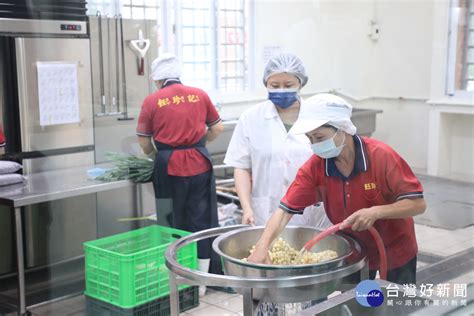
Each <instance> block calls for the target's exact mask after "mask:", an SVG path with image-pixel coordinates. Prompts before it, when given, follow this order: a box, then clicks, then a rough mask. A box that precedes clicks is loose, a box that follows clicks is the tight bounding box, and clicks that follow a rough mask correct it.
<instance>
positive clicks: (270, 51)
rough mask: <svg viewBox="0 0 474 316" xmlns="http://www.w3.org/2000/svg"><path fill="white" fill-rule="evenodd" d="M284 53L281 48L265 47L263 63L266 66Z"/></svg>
mask: <svg viewBox="0 0 474 316" xmlns="http://www.w3.org/2000/svg"><path fill="white" fill-rule="evenodd" d="M281 52H282V49H281V47H280V46H264V47H263V63H264V64H266V63H267V62H268V60H269V59H270V58H272V57H273V56H275V55H278V54H280V53H281Z"/></svg>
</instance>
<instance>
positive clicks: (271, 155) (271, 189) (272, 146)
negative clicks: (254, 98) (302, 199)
mask: <svg viewBox="0 0 474 316" xmlns="http://www.w3.org/2000/svg"><path fill="white" fill-rule="evenodd" d="M312 154H313V152H312V150H311V146H310V143H309V140H308V138H307V137H306V136H305V135H294V134H292V133H291V130H290V132H289V133H287V131H286V129H285V126H284V125H283V122H282V121H281V119H280V117H279V115H278V112H277V110H276V108H275V106H274V105H273V103H272V102H271V101H269V100H267V101H265V102H262V103H259V104H257V105H255V106H253V107H251V108H250V109H248V110H246V111H245V112H244V113H242V115H241V116H240V118H239V122H238V123H237V126H236V127H235V130H234V134H233V135H232V139H231V141H230V143H229V147H228V149H227V153H226V156H225V159H224V163H225V164H226V165H230V166H233V167H234V168H240V169H251V173H252V197H251V203H252V209H253V212H254V219H255V223H256V225H265V224H266V222H267V220H268V219H269V218H270V216H271V215H272V213H273V212H274V211H275V210H276V209H277V208H278V205H279V203H280V200H281V198H282V197H283V196H284V195H285V193H286V190H287V189H288V187H289V186H290V184H291V183H292V182H293V180H294V178H295V176H296V173H297V171H298V169H299V167H300V166H301V165H302V164H303V163H304V162H305V161H306V160H308V159H309V157H311V155H312ZM292 224H293V225H309V226H316V227H320V228H327V227H329V226H330V225H331V222H330V221H329V219H328V218H327V216H326V214H325V212H324V208H323V207H322V205H321V206H310V207H307V208H306V209H305V212H304V214H303V215H294V216H293V218H292V219H291V221H290V223H289V225H292Z"/></svg>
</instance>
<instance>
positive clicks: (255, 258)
mask: <svg viewBox="0 0 474 316" xmlns="http://www.w3.org/2000/svg"><path fill="white" fill-rule="evenodd" d="M247 261H248V262H253V263H264V264H272V260H271V259H270V256H269V255H268V250H265V249H262V248H259V247H257V248H255V250H254V251H253V252H252V253H251V254H250V256H249V257H248V258H247Z"/></svg>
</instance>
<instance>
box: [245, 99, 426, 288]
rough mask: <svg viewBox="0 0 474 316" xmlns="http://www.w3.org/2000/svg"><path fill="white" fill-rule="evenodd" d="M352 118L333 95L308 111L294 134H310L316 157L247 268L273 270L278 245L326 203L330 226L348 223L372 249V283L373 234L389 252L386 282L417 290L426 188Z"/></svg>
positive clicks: (372, 266)
mask: <svg viewBox="0 0 474 316" xmlns="http://www.w3.org/2000/svg"><path fill="white" fill-rule="evenodd" d="M351 113H352V106H351V105H350V104H349V103H347V102H346V101H345V100H344V99H342V98H339V97H337V96H335V95H331V94H319V95H316V96H313V97H311V98H309V99H307V100H306V102H304V103H303V105H302V109H301V112H300V116H299V117H298V120H297V121H296V123H295V125H294V127H293V132H294V133H305V134H306V136H307V137H308V138H309V139H310V141H311V143H312V149H313V152H314V153H315V155H313V156H312V157H311V158H310V159H309V160H308V161H307V162H306V163H305V164H304V165H303V166H302V167H301V168H300V169H299V171H298V174H297V176H296V178H295V180H294V182H293V183H292V184H291V186H290V187H289V188H288V191H287V192H286V195H285V196H284V197H283V199H282V200H281V202H280V207H279V209H278V210H277V211H276V212H275V214H274V215H273V216H272V217H271V218H270V220H269V221H268V222H267V225H266V228H265V230H264V232H263V234H262V236H261V238H260V240H259V241H258V243H257V247H256V250H255V251H254V252H253V254H252V255H251V256H250V257H249V258H248V260H249V261H250V262H268V257H267V252H268V249H269V247H270V245H271V243H272V241H273V240H274V239H275V238H276V237H277V236H278V235H279V234H280V232H281V231H282V230H283V229H284V227H285V226H286V224H287V223H288V221H289V220H290V219H291V217H292V216H293V215H295V214H301V213H302V211H303V210H304V208H305V207H307V206H308V205H313V204H315V203H318V202H324V208H325V210H326V213H327V215H328V217H329V219H330V220H331V222H333V223H340V222H342V223H343V224H342V226H341V229H345V230H346V231H347V233H348V234H350V235H353V236H354V237H355V238H356V239H358V240H359V241H361V242H362V243H363V244H364V245H365V247H366V249H367V251H368V257H369V274H370V277H371V278H374V277H375V275H376V272H377V270H378V269H379V260H378V251H377V247H376V245H375V242H374V241H373V239H372V238H371V235H370V234H369V233H368V231H367V229H368V228H370V227H372V226H374V227H375V228H376V229H377V231H378V232H379V233H380V235H381V237H382V239H383V242H384V244H385V248H386V251H387V261H388V277H387V279H388V280H389V281H392V282H396V283H399V284H406V283H416V255H417V251H418V248H417V243H416V236H415V229H414V223H413V218H412V217H413V216H415V215H418V214H421V213H423V212H424V210H425V208H426V204H425V201H424V199H423V187H422V185H421V183H420V182H419V181H418V179H417V178H416V176H415V175H414V174H413V172H412V170H411V169H410V167H409V166H408V164H407V163H406V162H405V161H404V160H403V159H402V158H401V157H400V156H399V155H398V154H397V153H396V152H395V151H394V150H393V149H392V148H390V147H389V146H387V145H386V144H384V143H382V142H380V141H377V140H374V139H371V138H367V137H361V136H358V135H357V134H356V128H355V126H354V125H353V124H352V122H351V120H350V117H351ZM296 216H298V215H296ZM349 226H352V227H351V229H349V228H348V227H349Z"/></svg>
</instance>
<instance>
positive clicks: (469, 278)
mask: <svg viewBox="0 0 474 316" xmlns="http://www.w3.org/2000/svg"><path fill="white" fill-rule="evenodd" d="M420 178H421V180H422V182H423V184H424V186H425V196H426V200H427V204H428V208H427V210H426V212H425V214H424V216H423V217H421V218H420V219H419V220H415V222H416V224H415V231H416V236H417V240H418V247H419V251H420V252H423V253H426V254H433V255H436V256H440V257H449V256H452V255H454V254H456V253H459V252H462V251H464V250H466V249H468V248H471V247H474V225H471V226H467V227H464V228H458V229H453V226H451V227H450V228H449V229H448V228H440V227H439V226H443V225H442V224H443V223H441V225H439V224H440V222H439V220H440V219H441V218H449V216H452V217H455V216H457V215H458V214H461V213H462V214H464V215H463V216H466V214H467V215H468V217H467V220H470V218H469V214H471V216H474V211H473V205H474V190H473V188H474V186H473V185H472V184H465V183H462V182H454V181H449V180H442V179H436V178H430V177H420ZM446 206H449V207H446ZM469 210H470V211H469ZM430 211H431V212H435V213H437V214H438V215H437V216H431V215H430V213H429V212H430ZM466 211H467V213H466ZM440 212H446V214H443V215H442V216H439V214H440ZM469 212H471V213H469ZM427 214H428V215H427ZM450 223H451V224H453V223H454V224H457V225H459V221H456V220H453V221H450ZM426 224H430V226H428V225H426ZM466 224H469V223H466ZM433 226H438V227H433ZM427 264H429V263H426V262H422V261H419V262H418V268H420V267H423V266H426V265H427ZM454 281H458V282H462V283H466V282H467V283H472V282H474V270H471V271H470V272H469V273H467V274H464V275H462V276H458V277H457V278H456V279H455V280H453V282H454ZM242 309H243V306H242V296H241V295H239V294H227V293H223V292H217V291H214V290H209V291H208V293H207V294H206V296H205V297H203V298H201V300H200V305H199V306H198V307H196V308H194V309H192V310H189V311H187V312H185V313H183V315H205V316H213V315H217V316H227V315H242V314H243V313H242ZM31 311H32V312H33V315H45V316H46V315H61V316H63V315H64V316H81V315H85V314H86V311H85V299H84V296H78V297H75V298H72V299H69V300H65V301H60V302H57V303H55V304H48V305H45V306H41V307H38V308H34V309H32V310H31Z"/></svg>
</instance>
